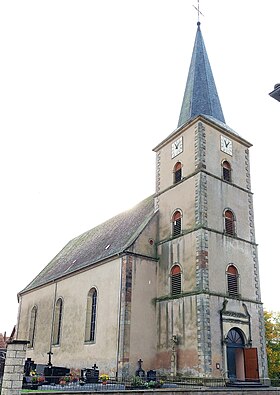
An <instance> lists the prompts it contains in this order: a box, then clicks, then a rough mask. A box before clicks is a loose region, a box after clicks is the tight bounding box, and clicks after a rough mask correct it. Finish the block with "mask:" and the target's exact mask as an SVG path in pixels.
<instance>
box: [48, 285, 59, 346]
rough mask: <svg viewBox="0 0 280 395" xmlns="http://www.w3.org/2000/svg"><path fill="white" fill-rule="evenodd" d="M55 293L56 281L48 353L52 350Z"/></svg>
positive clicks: (55, 291)
mask: <svg viewBox="0 0 280 395" xmlns="http://www.w3.org/2000/svg"><path fill="white" fill-rule="evenodd" d="M56 295H57V282H54V299H53V311H52V326H51V337H50V349H49V352H50V353H51V352H52V340H53V325H54V313H55V302H56Z"/></svg>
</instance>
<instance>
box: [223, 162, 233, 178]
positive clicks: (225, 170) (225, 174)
mask: <svg viewBox="0 0 280 395" xmlns="http://www.w3.org/2000/svg"><path fill="white" fill-rule="evenodd" d="M222 170H223V180H225V181H228V182H231V166H230V163H229V162H228V161H227V160H224V161H223V163H222Z"/></svg>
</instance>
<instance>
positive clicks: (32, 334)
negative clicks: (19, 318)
mask: <svg viewBox="0 0 280 395" xmlns="http://www.w3.org/2000/svg"><path fill="white" fill-rule="evenodd" d="M37 312H38V308H37V306H34V307H33V308H32V310H31V315H30V325H29V347H32V348H33V347H34V341H35V331H36V321H37Z"/></svg>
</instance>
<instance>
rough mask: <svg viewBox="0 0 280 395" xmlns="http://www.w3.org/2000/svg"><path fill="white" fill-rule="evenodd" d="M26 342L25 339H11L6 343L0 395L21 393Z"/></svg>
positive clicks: (17, 394) (18, 394)
mask: <svg viewBox="0 0 280 395" xmlns="http://www.w3.org/2000/svg"><path fill="white" fill-rule="evenodd" d="M28 343H29V342H28V341H25V340H13V341H12V342H11V343H8V347H7V354H6V361H5V369H4V376H3V382H2V391H1V395H20V394H21V389H22V379H23V369H24V363H25V358H26V347H27V344H28Z"/></svg>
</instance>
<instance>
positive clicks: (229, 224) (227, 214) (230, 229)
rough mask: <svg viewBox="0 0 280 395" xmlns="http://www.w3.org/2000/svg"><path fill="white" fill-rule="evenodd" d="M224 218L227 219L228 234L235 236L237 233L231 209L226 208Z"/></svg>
mask: <svg viewBox="0 0 280 395" xmlns="http://www.w3.org/2000/svg"><path fill="white" fill-rule="evenodd" d="M224 220H225V232H226V234H227V235H231V236H234V235H235V220H234V214H233V212H232V211H231V210H225V212H224Z"/></svg>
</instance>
